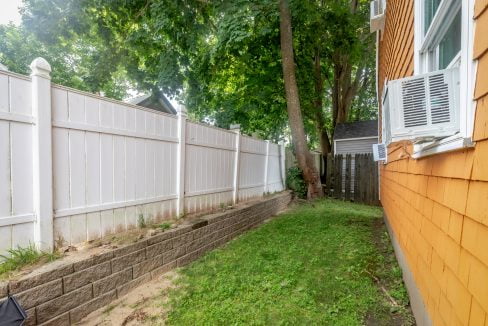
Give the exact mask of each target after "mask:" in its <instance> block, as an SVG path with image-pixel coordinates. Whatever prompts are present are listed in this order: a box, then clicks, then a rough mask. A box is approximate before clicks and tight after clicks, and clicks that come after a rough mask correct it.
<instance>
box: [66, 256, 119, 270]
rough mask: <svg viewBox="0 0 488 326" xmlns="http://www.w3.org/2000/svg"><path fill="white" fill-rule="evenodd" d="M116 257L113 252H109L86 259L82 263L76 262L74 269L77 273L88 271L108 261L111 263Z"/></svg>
mask: <svg viewBox="0 0 488 326" xmlns="http://www.w3.org/2000/svg"><path fill="white" fill-rule="evenodd" d="M113 257H114V253H113V251H109V252H104V253H101V254H98V255H94V256H92V257H90V258H88V259H84V260H82V261H79V262H76V263H74V264H73V268H74V271H75V272H78V271H81V270H84V269H87V268H89V267H92V266H95V265H99V264H101V263H104V262H106V261H109V260H110V259H112V258H113Z"/></svg>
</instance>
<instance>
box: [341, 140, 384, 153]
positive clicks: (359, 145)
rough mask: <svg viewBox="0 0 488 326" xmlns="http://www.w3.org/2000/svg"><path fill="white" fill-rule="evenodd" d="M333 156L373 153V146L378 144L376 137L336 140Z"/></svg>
mask: <svg viewBox="0 0 488 326" xmlns="http://www.w3.org/2000/svg"><path fill="white" fill-rule="evenodd" d="M334 143H335V150H334V153H335V154H344V155H345V154H367V153H373V144H377V143H378V137H374V138H364V139H351V140H336V141H335V142H334Z"/></svg>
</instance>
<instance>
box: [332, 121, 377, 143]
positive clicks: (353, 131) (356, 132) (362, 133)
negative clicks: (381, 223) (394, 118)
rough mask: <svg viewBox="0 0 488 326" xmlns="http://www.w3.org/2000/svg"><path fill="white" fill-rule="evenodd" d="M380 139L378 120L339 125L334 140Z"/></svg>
mask: <svg viewBox="0 0 488 326" xmlns="http://www.w3.org/2000/svg"><path fill="white" fill-rule="evenodd" d="M374 136H376V137H378V120H370V121H358V122H346V123H339V124H337V126H336V128H335V131H334V140H339V139H350V138H362V137H374Z"/></svg>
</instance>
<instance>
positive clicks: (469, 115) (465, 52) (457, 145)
mask: <svg viewBox="0 0 488 326" xmlns="http://www.w3.org/2000/svg"><path fill="white" fill-rule="evenodd" d="M453 1H457V0H444V5H442V4H441V7H444V8H447V7H449V4H451V3H452V2H453ZM422 3H423V0H415V15H414V17H415V18H414V20H415V28H414V74H415V75H418V74H421V73H423V72H425V70H424V68H425V63H424V62H423V60H422V56H421V51H422V50H423V47H424V33H423V22H424V16H423V8H422V7H423V6H422ZM474 3H475V0H462V8H461V10H462V13H461V21H462V23H461V53H460V55H459V58H460V61H461V62H460V67H459V75H460V77H459V78H460V100H461V103H460V112H459V121H460V131H459V133H458V134H456V135H454V136H451V137H447V138H444V139H441V140H439V141H436V142H433V143H428V144H421V145H420V144H418V145H414V150H413V155H412V157H413V158H422V157H425V156H429V155H433V154H438V153H444V152H449V151H454V150H460V149H464V148H468V147H473V146H474V142H473V140H472V135H473V129H474V117H475V110H476V101H475V100H474V85H475V80H476V69H477V62H475V61H474V60H473V44H474V30H475V20H474V18H473V17H474ZM440 9H442V8H440ZM438 14H439V12H438V13H437V14H436V17H437V16H438ZM436 17H434V19H433V22H432V24H435V23H436ZM438 21H439V19H437V24H438ZM466 22H467V23H466ZM431 26H432V25H431ZM430 35H431V34H430ZM426 37H429V33H427V35H426ZM430 37H431V36H430ZM456 59H457V57H456V58H455V60H456ZM455 60H453V62H455ZM451 64H452V63H451Z"/></svg>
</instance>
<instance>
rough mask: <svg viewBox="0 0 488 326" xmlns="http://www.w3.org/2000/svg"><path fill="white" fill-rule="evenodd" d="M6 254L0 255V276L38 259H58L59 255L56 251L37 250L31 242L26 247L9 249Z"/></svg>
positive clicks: (47, 260) (38, 260) (33, 262)
mask: <svg viewBox="0 0 488 326" xmlns="http://www.w3.org/2000/svg"><path fill="white" fill-rule="evenodd" d="M7 252H8V254H7V255H0V261H1V260H3V262H1V263H0V276H5V275H8V274H9V273H10V272H13V271H16V270H19V269H21V268H22V267H24V266H27V265H31V264H35V263H37V262H40V261H46V262H50V261H53V260H56V259H58V258H59V257H61V255H60V254H59V253H57V252H54V253H48V252H44V251H39V250H37V248H36V247H35V246H34V245H33V244H29V246H28V247H26V248H22V247H17V248H12V249H9V250H8V251H7Z"/></svg>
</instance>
